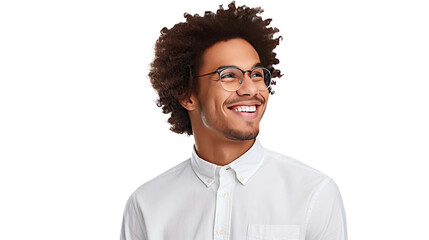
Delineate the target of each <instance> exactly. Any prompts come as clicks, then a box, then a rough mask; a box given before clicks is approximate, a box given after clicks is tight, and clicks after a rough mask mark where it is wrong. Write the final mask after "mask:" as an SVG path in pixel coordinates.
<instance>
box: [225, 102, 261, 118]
mask: <svg viewBox="0 0 429 240" xmlns="http://www.w3.org/2000/svg"><path fill="white" fill-rule="evenodd" d="M228 109H229V110H231V111H233V112H234V113H235V114H237V115H238V116H241V117H246V118H256V117H257V116H258V109H259V105H236V106H232V107H229V108H228Z"/></svg>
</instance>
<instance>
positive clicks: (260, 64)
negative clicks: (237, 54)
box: [216, 62, 263, 71]
mask: <svg viewBox="0 0 429 240" xmlns="http://www.w3.org/2000/svg"><path fill="white" fill-rule="evenodd" d="M228 67H236V68H239V67H237V66H235V65H222V66H220V67H218V68H217V69H216V71H217V70H219V69H223V68H228ZM256 67H263V65H262V63H260V62H257V63H255V64H253V66H252V68H251V69H253V68H256ZM240 69H241V68H240Z"/></svg>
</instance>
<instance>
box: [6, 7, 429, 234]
mask: <svg viewBox="0 0 429 240" xmlns="http://www.w3.org/2000/svg"><path fill="white" fill-rule="evenodd" d="M281 2H282V4H280V3H281ZM221 3H223V4H224V5H225V8H226V5H227V4H228V3H229V2H228V1H223V2H219V1H176V2H173V1H171V2H167V1H151V2H150V4H148V3H145V2H143V1H95V0H85V1H82V0H80V1H19V0H18V1H2V2H1V3H0V36H1V37H0V79H1V81H0V160H1V162H0V196H1V197H0V239H8V240H15V239H44V240H54V239H55V240H58V239H61V240H76V239H119V232H120V227H121V222H122V213H123V210H124V206H125V202H126V200H127V199H128V197H129V195H130V194H131V193H132V192H133V191H134V190H135V189H136V188H137V187H138V186H140V185H141V184H143V183H144V182H146V181H148V180H150V179H152V178H153V177H155V176H157V175H159V174H160V173H162V172H164V171H166V170H167V169H169V168H171V167H173V166H175V165H177V164H179V163H180V162H182V161H184V160H186V159H187V158H189V157H190V155H191V150H192V144H193V138H191V137H187V136H181V135H177V134H175V133H173V132H170V131H169V125H168V123H166V120H167V117H168V116H166V115H164V114H162V113H161V109H160V108H158V107H156V105H155V103H154V101H155V99H156V95H155V92H154V90H152V88H151V86H150V82H149V79H148V78H147V73H148V69H149V63H150V62H151V60H152V58H153V46H154V43H155V41H156V39H157V38H158V36H159V31H160V30H161V28H162V27H164V26H166V27H169V28H170V27H172V26H173V25H174V24H175V23H177V22H180V21H183V20H184V18H183V13H184V12H189V13H199V14H200V15H202V14H203V13H204V11H205V10H211V11H215V10H216V9H217V7H218V5H219V4H221ZM242 4H246V5H248V6H260V4H261V3H260V2H257V1H250V0H249V1H246V2H244V1H237V5H242ZM262 7H263V8H264V9H265V12H264V13H263V14H262V17H263V18H273V21H272V23H271V26H275V27H278V28H279V29H280V31H281V32H280V34H281V35H282V36H283V38H284V40H283V41H282V42H281V44H280V46H279V47H278V48H277V49H276V52H277V53H278V57H279V59H280V64H279V65H278V66H277V67H278V68H280V69H281V70H283V73H284V76H283V77H282V78H281V79H279V80H278V81H277V82H278V84H277V86H274V89H275V91H276V94H274V95H272V96H270V100H269V106H268V109H267V111H266V113H265V116H264V119H263V121H262V123H261V132H260V135H259V138H260V140H261V143H262V144H263V146H264V147H266V148H268V149H271V150H274V151H278V152H281V153H283V154H286V155H288V156H291V157H293V158H296V159H298V160H300V161H302V162H304V163H306V164H307V165H309V166H311V167H313V168H316V169H318V170H320V171H321V172H323V173H325V174H327V175H329V176H330V177H332V178H333V179H334V180H335V182H336V183H337V184H338V186H339V188H340V190H341V193H342V196H343V201H344V204H345V208H346V215H347V223H348V231H349V238H350V239H377V240H379V239H428V236H429V233H428V232H427V225H428V224H429V221H428V215H429V208H428V202H429V195H428V189H429V188H428V186H427V185H428V183H429V174H428V170H429V168H428V167H427V166H428V164H427V162H428V161H429V153H428V146H429V137H428V136H429V127H428V122H429V113H428V109H429V106H428V103H429V96H428V90H429V87H428V81H429V73H428V67H429V44H428V43H429V30H428V29H429V27H428V23H429V14H428V12H429V8H428V6H427V5H426V3H425V1H413V0H408V1H381V0H360V1H333V0H327V1H264V3H263V5H262Z"/></svg>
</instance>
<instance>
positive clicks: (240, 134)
mask: <svg viewBox="0 0 429 240" xmlns="http://www.w3.org/2000/svg"><path fill="white" fill-rule="evenodd" d="M258 134H259V129H256V131H234V130H229V131H228V132H227V133H226V134H224V136H225V137H226V138H228V139H231V140H237V141H244V140H252V139H255V138H256V137H257V136H258Z"/></svg>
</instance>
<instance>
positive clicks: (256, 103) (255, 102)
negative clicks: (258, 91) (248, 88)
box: [227, 101, 262, 109]
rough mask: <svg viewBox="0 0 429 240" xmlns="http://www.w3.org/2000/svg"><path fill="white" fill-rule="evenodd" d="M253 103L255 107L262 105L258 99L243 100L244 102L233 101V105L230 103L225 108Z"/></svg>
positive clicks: (251, 104)
mask: <svg viewBox="0 0 429 240" xmlns="http://www.w3.org/2000/svg"><path fill="white" fill-rule="evenodd" d="M253 105H256V109H257V108H258V106H260V105H262V103H261V102H259V101H245V102H238V103H234V105H230V106H228V107H227V108H228V109H231V108H232V107H234V106H253Z"/></svg>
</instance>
